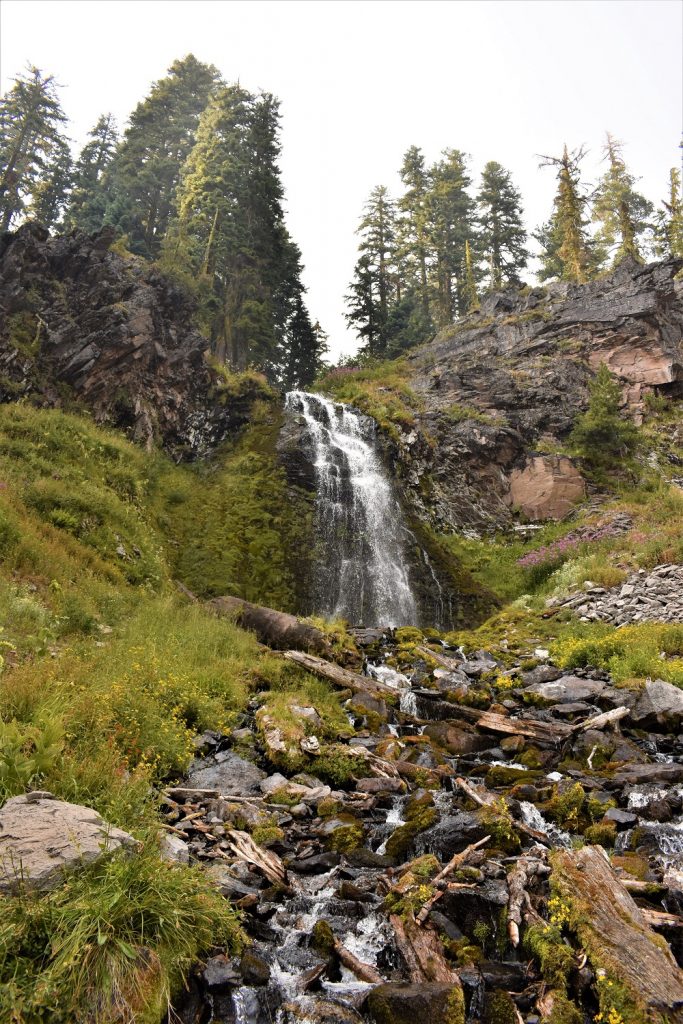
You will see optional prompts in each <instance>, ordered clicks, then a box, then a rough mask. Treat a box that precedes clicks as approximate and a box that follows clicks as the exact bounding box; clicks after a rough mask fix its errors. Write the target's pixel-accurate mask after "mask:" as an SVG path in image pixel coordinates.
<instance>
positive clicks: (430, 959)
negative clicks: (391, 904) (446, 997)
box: [389, 914, 460, 985]
mask: <svg viewBox="0 0 683 1024" xmlns="http://www.w3.org/2000/svg"><path fill="white" fill-rule="evenodd" d="M389 921H390V922H391V926H392V928H393V929H394V934H395V936H396V945H397V946H398V949H399V950H400V952H401V955H402V956H403V959H404V960H405V962H406V966H407V968H408V973H409V976H410V980H411V982H412V983H413V984H417V985H420V984H423V983H424V982H446V983H447V984H450V985H460V978H459V976H458V975H457V973H456V972H455V971H454V970H453V968H452V967H450V966H449V965H448V963H447V961H446V957H445V956H444V951H443V946H442V945H441V942H440V941H439V937H438V935H437V934H436V932H434V931H432V929H431V928H419V927H418V925H417V924H416V923H415V921H412V920H411V919H410V918H407V919H406V920H405V921H403V920H402V919H401V918H400V917H399V916H398V914H391V916H390V917H389Z"/></svg>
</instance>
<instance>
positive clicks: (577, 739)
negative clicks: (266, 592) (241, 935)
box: [162, 630, 683, 1024]
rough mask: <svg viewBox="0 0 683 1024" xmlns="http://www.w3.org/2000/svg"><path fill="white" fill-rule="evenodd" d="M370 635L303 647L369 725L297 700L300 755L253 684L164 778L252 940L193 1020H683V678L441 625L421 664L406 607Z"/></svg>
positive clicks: (193, 845) (218, 962)
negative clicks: (621, 684)
mask: <svg viewBox="0 0 683 1024" xmlns="http://www.w3.org/2000/svg"><path fill="white" fill-rule="evenodd" d="M359 643H360V644H361V646H362V647H363V650H364V655H365V658H364V666H363V668H361V667H360V665H359V666H358V669H357V670H356V671H351V670H350V669H349V668H348V667H342V666H339V665H336V664H334V663H333V662H332V661H331V660H330V658H329V656H327V657H326V656H324V655H323V654H322V653H321V647H320V646H319V645H316V646H317V649H316V650H315V651H314V652H312V651H311V649H310V648H309V649H308V650H306V649H304V650H294V649H288V650H285V651H283V657H285V658H286V659H287V660H289V661H291V662H293V663H295V664H297V665H299V666H301V667H304V668H306V669H307V670H308V671H310V672H312V673H314V674H316V675H318V676H320V677H323V678H325V679H326V680H328V681H329V682H330V683H331V684H332V686H333V687H334V688H335V689H337V690H339V691H340V699H342V700H343V701H345V703H346V708H347V711H348V713H349V716H350V719H351V720H352V722H353V725H354V731H353V735H352V736H350V737H349V736H344V737H339V738H338V739H337V741H335V742H329V741H328V742H321V741H320V738H319V737H318V736H317V735H316V721H317V722H318V723H320V718H319V716H318V715H317V712H316V709H314V708H301V707H299V708H294V707H293V708H292V709H290V710H292V711H294V712H295V713H296V714H298V715H300V719H301V726H302V730H303V731H302V737H303V740H305V742H302V744H301V751H304V752H307V755H308V760H307V762H306V765H305V770H303V771H301V770H299V771H296V770H294V769H293V768H292V767H288V764H287V758H286V757H285V756H283V752H282V750H281V749H279V748H278V747H277V745H276V744H275V741H274V740H273V735H274V733H275V732H276V731H277V729H276V726H275V725H274V723H273V720H272V715H270V713H269V714H264V713H263V709H260V710H259V709H258V708H257V707H256V706H254V708H253V709H252V712H250V713H249V714H248V715H246V716H245V719H244V721H243V723H242V724H241V727H240V728H237V729H236V730H235V731H234V732H233V733H231V734H229V735H222V734H218V733H206V734H204V735H203V736H202V737H199V739H198V743H197V746H198V750H197V757H196V760H195V762H194V764H193V766H192V768H191V770H190V773H189V775H188V777H187V778H186V779H185V780H182V781H180V782H179V783H178V784H177V785H175V786H170V787H169V788H168V789H167V790H166V791H165V793H164V794H163V797H162V808H163V813H164V827H165V833H166V839H165V841H164V845H165V847H166V851H167V855H168V856H169V857H175V858H177V859H181V860H188V859H189V860H190V861H192V862H195V863H197V864H199V865H201V866H202V867H203V868H204V870H205V871H206V872H207V873H208V875H209V876H210V877H211V878H212V879H213V881H214V882H215V884H216V885H217V886H218V887H219V888H220V890H221V891H222V892H223V893H224V895H225V896H226V898H229V899H230V900H232V901H233V902H234V903H235V904H236V905H237V907H239V908H240V909H241V911H242V914H243V920H244V926H245V930H246V932H247V934H248V935H249V936H250V937H251V940H252V945H251V947H250V948H249V949H248V950H247V951H246V952H245V954H244V955H243V956H242V957H241V958H236V959H234V960H231V961H229V960H226V958H225V957H224V956H222V954H221V953H220V951H218V950H217V951H216V955H215V956H214V957H213V958H212V959H211V960H209V962H208V963H207V964H205V965H203V966H202V967H201V968H200V969H198V970H197V971H196V972H195V973H194V974H193V975H192V976H191V977H190V978H189V979H188V988H187V991H186V993H185V995H184V996H183V997H181V998H179V999H178V1000H177V1002H176V1006H175V1010H174V1012H175V1014H176V1016H174V1017H173V1020H174V1021H175V1022H178V1021H180V1022H187V1024H190V1022H192V1024H198V1022H199V1021H203V1020H211V1021H213V1022H218V1024H220V1022H226V1024H271V1022H273V1021H275V1022H277V1024H304V1022H306V1024H352V1022H355V1024H360V1022H372V1024H405V1022H406V1021H411V1022H413V1021H416V1022H417V1021H419V1022H420V1024H428V1022H429V1024H477V1022H480V1021H481V1022H482V1024H520V1022H522V1024H541V1022H546V1021H547V1022H548V1024H589V1022H593V1021H598V1022H605V1024H676V1022H679V1021H683V980H682V975H681V970H680V965H681V962H683V763H681V755H682V754H683V736H681V733H682V732H683V729H682V725H683V708H682V707H681V701H680V699H679V696H680V691H678V690H676V688H675V687H671V688H670V689H671V691H675V692H669V690H667V689H666V687H667V686H668V684H652V687H650V688H648V687H646V688H645V690H644V691H635V690H634V691H630V690H625V689H620V688H616V687H614V686H613V685H612V682H611V680H610V679H609V677H608V676H607V675H606V673H599V672H593V673H591V672H588V671H585V672H583V671H582V672H577V673H575V674H571V675H570V674H568V673H563V672H561V671H560V670H559V669H558V668H556V667H555V666H553V665H551V664H550V663H549V662H548V660H547V659H546V660H545V661H543V662H542V663H540V664H538V665H537V667H536V668H533V669H527V670H526V671H523V670H522V668H521V667H520V666H517V667H513V668H512V670H510V668H509V667H508V668H507V669H505V670H503V669H502V667H500V666H497V665H496V663H495V660H494V659H492V658H491V656H490V655H488V654H486V653H485V652H478V653H477V654H476V655H472V656H470V658H469V659H467V660H465V659H464V658H463V657H462V656H461V655H459V654H458V652H456V651H453V650H446V649H443V648H438V647H436V646H434V647H425V646H424V645H420V646H419V647H416V648H415V649H414V651H413V654H412V656H411V660H410V661H409V662H408V663H406V658H405V651H404V653H403V661H402V671H401V672H399V671H397V670H396V668H395V667H392V664H391V663H392V662H394V665H395V661H394V655H395V653H396V645H395V644H394V642H393V640H392V635H391V633H390V631H388V632H385V633H384V634H382V632H381V631H370V630H367V631H364V632H363V634H360V635H359ZM302 646H303V647H305V644H302ZM501 680H502V683H501ZM349 694H350V696H349ZM648 701H649V705H648ZM650 705H652V707H651V709H650V711H648V707H649V706H650Z"/></svg>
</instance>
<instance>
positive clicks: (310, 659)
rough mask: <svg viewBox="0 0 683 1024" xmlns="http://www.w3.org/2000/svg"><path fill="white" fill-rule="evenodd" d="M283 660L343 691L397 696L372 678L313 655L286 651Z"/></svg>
mask: <svg viewBox="0 0 683 1024" xmlns="http://www.w3.org/2000/svg"><path fill="white" fill-rule="evenodd" d="M283 658H286V659H287V661H293V662H294V663H295V664H297V665H301V667H302V668H305V669H306V671H307V672H312V673H313V674H314V675H316V676H321V677H322V678H323V679H327V680H328V682H330V683H334V685H335V686H338V687H340V688H341V689H342V690H352V691H353V692H354V693H371V694H373V695H375V696H378V697H388V696H394V697H395V696H396V690H394V689H392V688H391V686H387V685H386V684H385V683H380V682H379V681H378V680H377V679H371V678H370V676H359V675H358V674H357V673H356V672H351V671H350V670H349V669H348V668H341V666H340V665H334V664H333V663H332V662H331V661H326V660H325V659H324V658H317V657H315V656H314V655H312V654H306V653H304V651H285V652H284V654H283Z"/></svg>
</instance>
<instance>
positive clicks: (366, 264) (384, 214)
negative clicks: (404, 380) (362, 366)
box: [350, 185, 396, 356]
mask: <svg viewBox="0 0 683 1024" xmlns="http://www.w3.org/2000/svg"><path fill="white" fill-rule="evenodd" d="M356 233H357V234H359V235H360V238H361V240H360V244H359V246H358V250H359V252H360V253H361V254H362V258H361V260H359V262H358V263H357V264H356V275H357V281H356V284H357V285H358V286H359V288H357V289H355V290H354V287H353V286H352V290H351V296H352V298H351V307H352V312H351V317H352V319H351V321H350V322H353V323H354V324H355V325H356V328H357V329H358V328H359V327H362V325H363V322H364V320H363V318H365V320H366V329H365V330H358V334H359V336H360V337H365V338H367V340H368V350H369V354H370V355H373V356H374V355H381V354H383V353H384V352H386V350H387V345H388V344H389V340H390V339H389V314H390V309H391V305H392V304H393V301H394V285H395V280H396V277H395V271H394V266H395V263H394V260H395V247H396V212H395V207H394V204H393V202H392V200H391V198H390V197H389V193H388V191H387V189H386V188H385V187H384V186H383V185H378V186H377V187H376V188H374V189H373V190H372V192H371V193H370V197H369V199H368V201H367V203H366V204H365V209H364V212H363V217H362V219H361V222H360V224H359V226H358V230H357V232H356ZM361 295H362V296H363V297H362V299H361V301H360V303H359V302H358V301H357V300H358V298H359V297H360V296H361ZM370 307H371V308H370ZM370 325H371V326H370Z"/></svg>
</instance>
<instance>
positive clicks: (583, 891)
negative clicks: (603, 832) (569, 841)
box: [550, 846, 683, 1024]
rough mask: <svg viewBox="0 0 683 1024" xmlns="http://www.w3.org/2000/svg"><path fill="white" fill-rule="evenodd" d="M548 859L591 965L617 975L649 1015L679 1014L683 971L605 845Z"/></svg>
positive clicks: (677, 1017)
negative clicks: (624, 882)
mask: <svg viewBox="0 0 683 1024" xmlns="http://www.w3.org/2000/svg"><path fill="white" fill-rule="evenodd" d="M550 863H551V866H552V872H553V882H554V884H555V885H556V886H557V888H558V890H559V892H560V893H561V895H562V896H563V898H564V899H566V900H567V902H568V903H569V904H570V906H571V908H572V919H573V921H574V922H575V923H574V927H575V928H576V933H577V935H578V937H579V939H580V941H581V943H582V944H583V947H584V949H585V951H586V953H587V954H588V957H589V959H590V960H591V964H592V966H593V968H594V969H595V970H599V969H603V970H605V971H606V972H607V973H608V975H610V976H612V977H613V978H615V979H616V980H618V981H619V982H620V983H621V985H622V986H623V988H624V989H626V991H627V992H628V994H629V996H630V997H631V999H632V1000H633V1003H634V1006H635V1007H637V1008H638V1009H639V1010H640V1011H641V1013H642V1014H643V1015H645V1016H647V1018H648V1020H652V1021H653V1022H655V1021H656V1022H658V1024H659V1022H661V1024H664V1021H671V1020H680V1019H681V1015H682V1012H683V974H682V973H681V971H680V969H679V968H678V966H677V964H676V961H675V960H674V958H673V956H672V955H671V952H670V950H669V949H668V948H664V947H663V945H662V942H661V938H660V937H658V936H657V935H655V933H654V932H653V931H652V929H651V928H650V925H649V923H648V916H649V915H647V914H644V913H643V911H642V910H640V908H639V907H638V906H637V904H636V903H635V902H634V900H633V899H632V897H631V896H630V895H629V894H628V892H627V891H626V889H625V888H624V886H623V885H622V883H621V882H620V880H619V879H618V878H617V876H616V874H615V873H614V871H613V870H612V867H611V865H610V863H609V861H608V860H607V857H606V856H605V854H604V851H603V850H602V849H601V848H600V847H596V846H586V847H584V848H583V849H582V850H556V851H555V852H554V853H552V854H551V855H550ZM672 1010H673V1011H676V1012H675V1014H674V1015H672V1013H671V1011H672Z"/></svg>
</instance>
